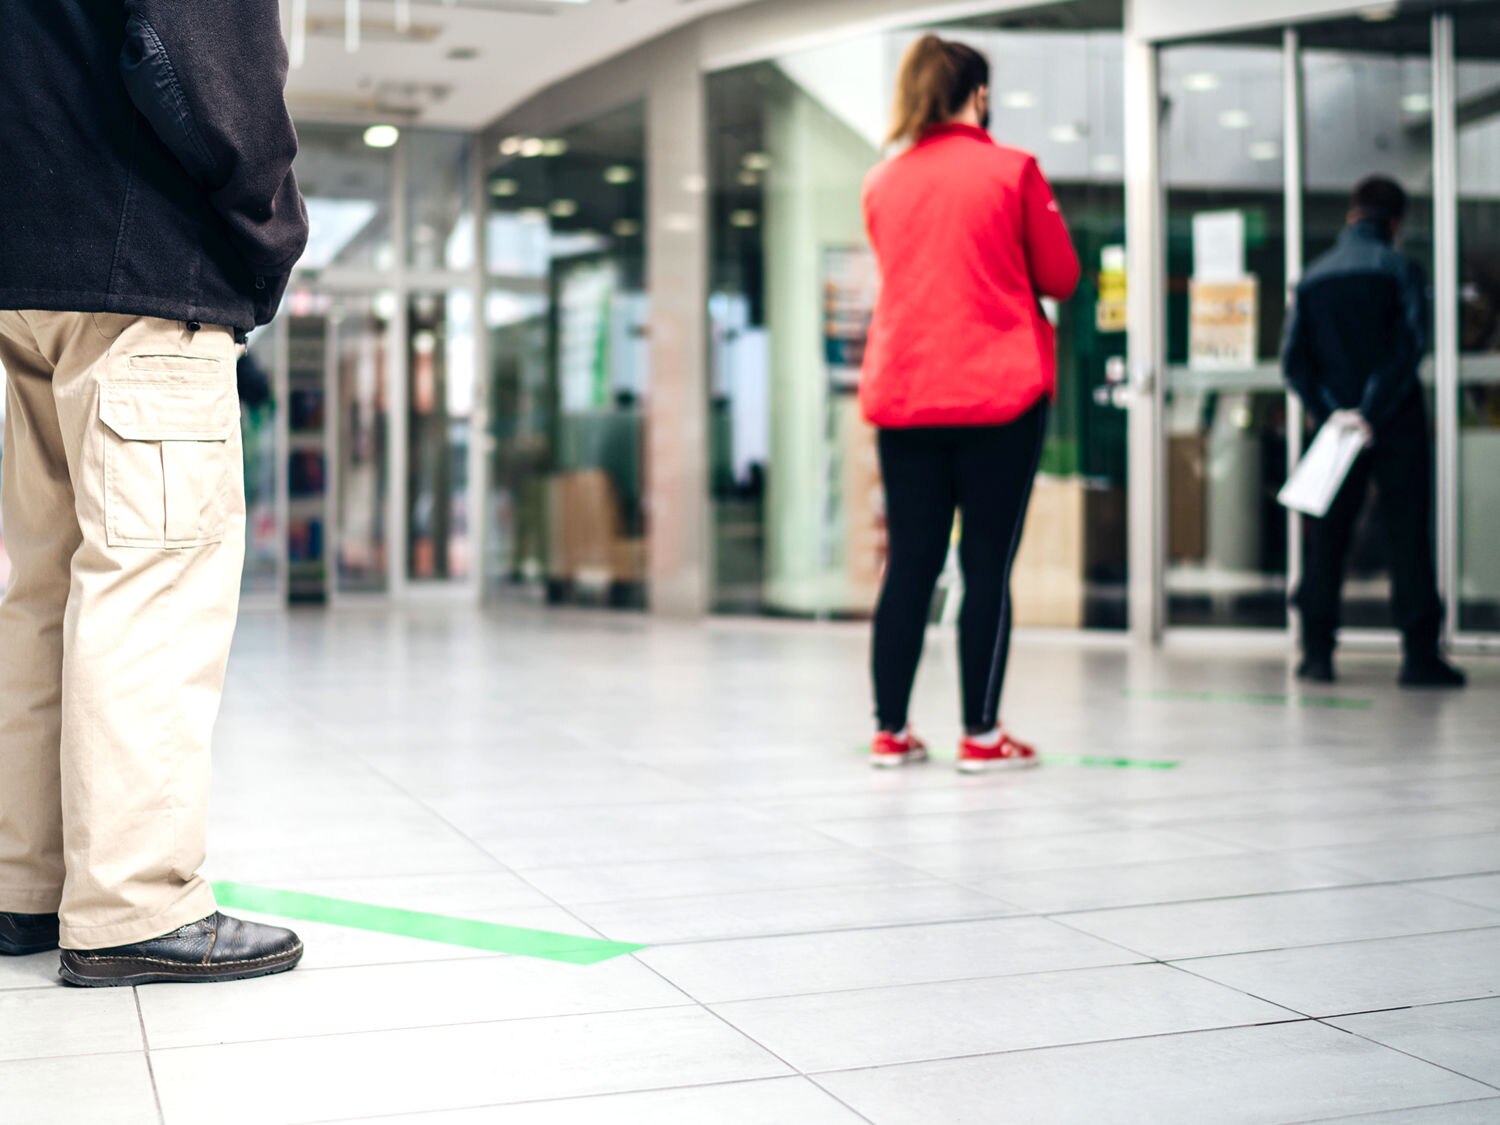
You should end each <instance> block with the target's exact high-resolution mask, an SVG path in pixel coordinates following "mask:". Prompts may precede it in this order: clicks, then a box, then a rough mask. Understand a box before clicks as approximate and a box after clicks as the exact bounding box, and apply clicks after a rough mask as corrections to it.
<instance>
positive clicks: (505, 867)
mask: <svg viewBox="0 0 1500 1125" xmlns="http://www.w3.org/2000/svg"><path fill="white" fill-rule="evenodd" d="M366 768H367V769H369V770H371V771H373V772H374V773H376V774H377V775H379V776H380V777H381V778H382V779H383V780H385V781H386V782H387V783H388V784H390V785H393V786H395V787H396V788H397V789H398V790H400V791H401V792H403V793H405V794H406V795H407V796H409V797H410V798H411V799H412V800H414V801H416V802H417V804H419V805H420V806H421V807H422V808H424V809H426V810H427V811H428V812H429V813H431V814H432V815H433V816H435V817H437V819H438V820H439V821H441V822H442V823H443V824H445V825H447V826H448V828H449V829H450V830H451V831H453V832H455V833H457V834H458V835H459V836H460V837H462V838H463V839H464V840H466V841H467V842H468V843H469V844H470V845H471V846H473V847H475V848H478V849H479V851H480V852H481V853H482V854H484V855H485V856H488V857H489V858H490V859H491V860H492V861H494V862H495V863H498V864H499V865H500V867H501V868H502V870H504V871H506V872H508V873H509V874H511V875H512V876H514V877H515V878H516V879H519V880H520V881H521V882H522V883H523V884H525V885H526V886H527V887H529V888H530V889H531V890H533V891H535V892H536V893H537V894H539V895H541V896H542V897H543V898H545V899H546V900H547V901H548V902H550V903H551V904H552V905H553V906H555V907H557V908H558V909H559V910H561V911H562V912H563V913H564V914H566V915H568V917H570V918H572V919H573V920H574V921H576V922H577V923H578V924H579V925H580V926H583V927H584V928H585V929H587V930H589V931H590V932H592V933H593V934H595V935H596V936H597V937H598V938H600V939H602V940H606V941H607V940H611V939H609V938H607V937H606V936H605V934H604V932H603V931H602V930H599V929H598V928H597V927H595V926H594V925H593V924H592V923H590V922H586V921H584V919H582V918H580V917H579V916H578V915H577V913H575V912H574V911H573V910H570V909H569V908H568V907H566V906H564V905H563V904H562V903H561V902H559V901H558V900H557V899H556V898H554V897H553V896H552V895H550V894H548V893H547V892H546V891H545V890H543V889H542V888H541V887H539V886H537V885H536V884H535V883H533V882H532V881H531V880H530V879H528V878H527V877H526V876H525V875H523V874H522V873H521V872H520V871H517V870H516V869H515V868H514V867H512V866H510V864H508V863H506V861H505V860H503V859H501V858H500V857H499V856H497V855H495V854H494V853H493V852H492V851H490V850H489V849H488V848H486V847H485V846H484V845H483V844H481V843H479V842H478V841H477V840H475V839H474V838H473V837H472V836H471V835H469V833H468V832H467V831H465V830H464V829H462V828H460V827H459V826H458V825H456V824H454V823H453V821H451V820H450V819H448V817H446V816H445V815H443V814H442V813H441V812H439V811H438V810H437V809H435V808H433V807H432V805H431V804H430V803H428V801H427V800H426V799H425V798H422V797H419V796H418V795H417V794H415V793H412V792H411V791H410V790H408V789H407V788H406V787H405V786H403V785H401V784H400V783H399V782H397V781H395V780H394V779H392V778H390V777H389V776H387V775H386V774H385V773H384V772H383V771H381V770H380V769H379V768H378V767H376V766H371V765H368V764H367V765H366Z"/></svg>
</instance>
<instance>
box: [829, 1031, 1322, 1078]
mask: <svg viewBox="0 0 1500 1125" xmlns="http://www.w3.org/2000/svg"><path fill="white" fill-rule="evenodd" d="M1317 1022H1318V1021H1317V1020H1315V1019H1313V1018H1312V1017H1310V1016H1307V1017H1298V1018H1295V1019H1285V1020H1261V1021H1257V1022H1254V1023H1228V1024H1223V1025H1222V1026H1219V1027H1194V1028H1188V1029H1186V1030H1184V1031H1157V1032H1152V1033H1151V1034H1149V1035H1122V1036H1119V1037H1118V1038H1114V1039H1080V1040H1077V1041H1076V1042H1074V1041H1069V1042H1063V1043H1042V1044H1038V1045H1037V1046H1033V1047H1011V1048H1008V1049H1006V1050H1001V1051H972V1052H968V1053H966V1054H962V1055H942V1056H939V1057H937V1058H927V1059H907V1060H905V1061H903V1062H882V1063H869V1064H865V1065H860V1066H840V1067H830V1068H827V1069H815V1070H808V1071H805V1072H804V1073H805V1074H806V1076H807V1077H808V1078H812V1079H815V1080H816V1079H818V1078H822V1077H826V1076H830V1075H835V1074H859V1073H863V1072H865V1071H873V1070H889V1069H892V1068H896V1067H908V1066H926V1065H928V1064H930V1063H950V1062H965V1061H968V1060H971V1059H990V1058H1000V1057H1002V1056H1005V1055H1025V1054H1030V1053H1032V1052H1034V1051H1061V1050H1067V1049H1068V1048H1071V1047H1099V1046H1104V1045H1106V1044H1110V1043H1141V1042H1146V1041H1148V1040H1152V1039H1175V1038H1178V1037H1179V1036H1187V1035H1216V1034H1220V1033H1222V1032H1225V1031H1251V1030H1254V1029H1256V1028H1261V1027H1293V1026H1296V1025H1298V1024H1308V1025H1312V1024H1315V1023H1317Z"/></svg>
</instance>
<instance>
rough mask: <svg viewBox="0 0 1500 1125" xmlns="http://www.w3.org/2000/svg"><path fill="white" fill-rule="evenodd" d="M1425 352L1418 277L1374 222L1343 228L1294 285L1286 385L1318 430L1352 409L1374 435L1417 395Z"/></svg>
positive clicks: (1423, 294)
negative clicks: (1337, 413)
mask: <svg viewBox="0 0 1500 1125" xmlns="http://www.w3.org/2000/svg"><path fill="white" fill-rule="evenodd" d="M1426 349H1427V290H1426V283H1425V282H1424V281H1423V279H1422V271H1421V270H1420V269H1419V268H1418V266H1417V264H1416V263H1415V262H1413V261H1412V260H1411V259H1410V258H1408V257H1407V256H1406V255H1405V254H1402V253H1400V252H1398V251H1397V250H1396V249H1395V247H1393V246H1392V245H1391V244H1390V242H1388V241H1387V240H1386V239H1385V238H1384V237H1382V235H1381V233H1380V230H1379V228H1378V227H1377V226H1376V225H1375V224H1374V223H1356V224H1353V225H1351V226H1349V227H1347V228H1345V230H1344V232H1343V234H1341V235H1340V236H1339V240H1338V243H1337V244H1336V245H1335V246H1334V248H1333V249H1332V250H1330V251H1329V252H1328V253H1326V254H1324V255H1323V256H1322V257H1321V258H1318V259H1317V260H1316V261H1315V262H1313V264H1312V265H1311V266H1309V267H1308V270H1307V273H1306V275H1305V276H1304V277H1303V279H1302V282H1301V284H1300V285H1298V286H1297V299H1296V302H1295V303H1294V304H1293V306H1292V310H1291V313H1290V315H1289V316H1288V317H1287V324H1286V334H1285V338H1284V340H1283V342H1282V349H1281V362H1282V368H1283V369H1284V370H1285V372H1286V378H1287V382H1288V383H1290V384H1291V385H1292V389H1293V390H1295V391H1296V392H1297V394H1298V396H1299V397H1300V398H1301V399H1302V402H1303V404H1304V405H1305V406H1306V407H1307V410H1308V413H1310V414H1311V415H1312V416H1313V418H1314V419H1315V420H1316V421H1318V422H1319V423H1322V422H1324V421H1326V420H1327V418H1328V416H1329V415H1330V414H1332V413H1333V412H1334V411H1335V410H1358V411H1359V412H1360V413H1361V414H1363V415H1364V416H1365V419H1366V420H1367V421H1368V422H1369V423H1370V424H1371V425H1372V426H1374V427H1375V428H1376V429H1377V430H1379V429H1380V428H1381V427H1383V426H1386V425H1388V424H1389V423H1390V422H1391V421H1392V419H1394V418H1395V417H1396V415H1397V414H1399V413H1400V412H1401V409H1402V407H1403V406H1405V405H1406V404H1407V403H1408V402H1409V401H1410V400H1411V397H1412V396H1413V395H1415V394H1418V393H1419V392H1420V389H1421V384H1420V381H1419V380H1418V377H1417V372H1418V370H1419V369H1420V367H1421V364H1422V356H1423V354H1424V353H1425V352H1426Z"/></svg>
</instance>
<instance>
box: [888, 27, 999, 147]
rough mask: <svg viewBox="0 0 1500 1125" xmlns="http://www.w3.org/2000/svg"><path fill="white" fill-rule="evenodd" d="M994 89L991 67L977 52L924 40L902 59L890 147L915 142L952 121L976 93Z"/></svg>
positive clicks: (929, 37)
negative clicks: (986, 87) (990, 86)
mask: <svg viewBox="0 0 1500 1125" xmlns="http://www.w3.org/2000/svg"><path fill="white" fill-rule="evenodd" d="M989 84H990V64H989V63H988V62H987V61H986V60H985V57H984V56H983V55H981V54H980V53H979V52H978V51H976V50H974V48H973V47H968V46H965V45H964V44H962V43H955V42H953V41H952V40H948V39H939V38H938V37H937V36H936V35H924V36H922V38H920V39H918V40H917V41H916V42H915V43H913V44H912V45H911V46H910V47H909V48H907V51H906V55H905V56H904V57H903V58H902V60H901V72H900V74H899V75H898V76H897V79H896V101H895V105H894V106H892V108H891V131H890V134H889V135H888V136H887V138H886V143H887V144H900V143H902V142H906V141H914V140H916V139H917V138H918V137H920V136H921V135H922V132H923V131H924V130H926V129H930V128H932V126H934V125H941V124H942V123H943V122H945V121H950V120H952V119H953V118H954V117H955V116H957V114H958V112H959V111H960V110H961V109H963V107H964V103H966V102H967V101H968V100H969V99H970V98H971V97H973V96H974V91H975V90H978V89H979V88H980V87H982V86H988V85H989Z"/></svg>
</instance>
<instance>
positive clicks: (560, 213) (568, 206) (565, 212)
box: [547, 199, 578, 219]
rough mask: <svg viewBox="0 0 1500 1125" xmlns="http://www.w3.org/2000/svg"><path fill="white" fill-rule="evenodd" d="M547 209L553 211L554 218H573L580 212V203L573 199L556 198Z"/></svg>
mask: <svg viewBox="0 0 1500 1125" xmlns="http://www.w3.org/2000/svg"><path fill="white" fill-rule="evenodd" d="M547 210H548V211H550V212H552V217H553V218H554V219H571V218H572V217H573V216H574V215H576V214H578V203H577V201H575V200H572V199H554V200H553V201H552V205H551V206H550V207H548V208H547Z"/></svg>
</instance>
